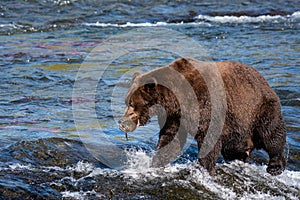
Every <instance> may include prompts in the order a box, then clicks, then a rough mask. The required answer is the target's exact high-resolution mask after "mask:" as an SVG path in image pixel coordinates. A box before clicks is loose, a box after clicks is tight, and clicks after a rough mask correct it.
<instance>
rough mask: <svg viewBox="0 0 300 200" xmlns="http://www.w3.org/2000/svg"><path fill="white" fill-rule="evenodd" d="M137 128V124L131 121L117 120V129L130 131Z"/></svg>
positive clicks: (125, 131)
mask: <svg viewBox="0 0 300 200" xmlns="http://www.w3.org/2000/svg"><path fill="white" fill-rule="evenodd" d="M136 128H137V124H136V123H134V122H133V121H123V120H122V119H121V120H120V121H119V129H120V130H121V131H123V132H124V133H128V132H132V131H134V130H135V129H136Z"/></svg>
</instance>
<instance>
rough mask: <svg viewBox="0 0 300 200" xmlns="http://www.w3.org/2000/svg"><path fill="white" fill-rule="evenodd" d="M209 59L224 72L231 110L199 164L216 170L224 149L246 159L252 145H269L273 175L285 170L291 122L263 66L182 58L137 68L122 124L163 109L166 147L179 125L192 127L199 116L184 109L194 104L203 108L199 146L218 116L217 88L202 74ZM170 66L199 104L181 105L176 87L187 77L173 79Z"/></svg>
mask: <svg viewBox="0 0 300 200" xmlns="http://www.w3.org/2000/svg"><path fill="white" fill-rule="evenodd" d="M204 65H211V66H215V67H216V68H217V70H218V73H219V74H220V76H221V78H222V81H223V88H224V92H225V93H224V94H225V95H226V97H225V98H226V101H225V102H226V107H225V108H224V109H226V110H225V120H224V124H223V126H222V131H221V135H220V137H219V139H217V141H216V142H215V144H214V146H213V147H212V150H211V151H209V152H208V154H206V155H205V157H199V163H200V165H202V166H203V167H204V168H206V169H207V170H208V171H209V173H210V174H214V173H215V162H216V159H217V157H218V156H219V153H220V152H221V154H222V155H223V157H224V159H225V160H226V161H231V160H235V159H239V160H243V161H245V162H246V161H247V159H248V157H249V154H250V153H251V151H252V150H253V149H264V150H265V151H266V152H267V153H268V154H269V158H270V160H269V163H268V167H267V172H268V173H270V174H272V175H278V174H280V173H282V172H283V170H284V169H285V165H286V160H285V158H284V146H285V143H286V127H285V122H284V120H283V118H282V114H281V105H280V100H279V97H278V96H277V95H276V93H275V92H274V91H273V90H272V88H271V87H270V86H269V84H268V83H267V81H266V80H265V79H264V78H263V76H262V75H261V74H260V73H259V72H257V71H256V70H255V69H254V68H252V67H250V66H247V65H245V64H241V63H238V62H231V61H222V62H200V61H197V60H195V59H192V58H179V59H177V60H175V61H174V62H172V63H171V64H169V65H168V66H166V67H161V68H158V69H156V70H153V71H150V72H148V73H145V74H135V75H134V77H133V83H132V85H131V87H130V88H129V90H128V93H127V96H126V105H127V108H126V111H125V114H124V116H123V117H122V118H121V120H120V129H121V130H123V131H125V132H131V131H133V130H134V129H135V128H137V127H138V126H139V125H145V124H146V123H147V121H148V120H149V119H150V118H151V116H152V115H158V119H159V125H160V133H159V141H158V144H157V148H158V149H161V148H163V147H165V146H167V145H168V144H169V143H170V142H171V141H172V140H175V139H176V134H177V132H178V130H179V126H181V125H182V126H184V128H185V130H186V132H190V129H191V127H189V126H191V124H189V121H191V120H193V118H194V116H193V114H191V116H188V117H185V118H186V120H185V121H184V120H182V118H183V116H181V112H182V110H183V109H190V110H191V109H194V110H197V112H199V114H200V117H199V123H198V127H196V133H195V134H194V135H193V136H194V137H195V140H196V141H197V143H198V150H199V151H200V149H201V147H202V144H203V140H204V139H205V136H206V135H207V131H208V128H209V125H210V121H211V120H213V116H211V113H212V100H211V99H210V97H211V92H212V91H209V87H208V85H207V83H206V82H207V80H205V79H204V78H203V77H204V76H205V70H209V69H210V68H205V70H204V71H203V66H204ZM170 69H172V70H173V71H174V70H175V71H176V72H177V73H180V74H181V75H182V77H183V79H185V80H186V81H188V83H189V84H190V85H191V86H192V88H193V91H194V94H193V95H196V97H197V101H198V102H197V103H198V104H197V105H199V108H189V107H188V108H183V107H182V106H185V105H181V104H180V99H179V98H182V96H181V97H178V96H177V95H178V94H175V93H176V89H175V90H174V88H176V87H177V88H178V87H180V84H182V83H183V82H181V81H182V80H179V79H178V81H177V80H176V81H174V80H172V78H173V79H174V77H171V76H172V75H171V74H169V72H168V70H170ZM199 69H202V71H201V70H199ZM157 79H164V80H157ZM167 79H169V80H170V81H169V82H168V83H167V85H168V87H165V86H164V84H162V83H164V81H167ZM212 81H214V80H212ZM170 82H171V83H170ZM173 82H174V83H173ZM172 84H173V85H172ZM170 85H171V86H170ZM174 91H175V93H174ZM190 95H191V94H183V97H184V98H186V99H189V98H190ZM157 104H159V105H161V107H162V108H163V109H161V108H160V109H153V105H157ZM191 113H193V112H191ZM181 122H182V123H183V124H180V123H181ZM126 123H127V124H130V126H129V125H126ZM195 126H197V124H196V125H195ZM177 139H178V138H177ZM185 139H186V135H184V136H183V137H181V138H179V143H180V148H182V146H183V145H184V144H185ZM171 150H172V149H171ZM162 159H163V158H162Z"/></svg>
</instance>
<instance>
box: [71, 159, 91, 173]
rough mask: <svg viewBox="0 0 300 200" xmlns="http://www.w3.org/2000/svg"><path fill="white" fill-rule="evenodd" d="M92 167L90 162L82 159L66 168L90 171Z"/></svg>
mask: <svg viewBox="0 0 300 200" xmlns="http://www.w3.org/2000/svg"><path fill="white" fill-rule="evenodd" d="M94 168H95V167H94V166H93V165H92V164H90V163H86V162H83V161H79V162H77V163H76V165H75V166H69V167H67V169H68V170H71V171H76V172H90V171H92V170H93V169H94Z"/></svg>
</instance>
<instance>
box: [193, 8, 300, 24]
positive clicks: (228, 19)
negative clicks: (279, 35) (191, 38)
mask: <svg viewBox="0 0 300 200" xmlns="http://www.w3.org/2000/svg"><path fill="white" fill-rule="evenodd" d="M296 18H300V11H297V12H294V13H293V14H292V15H286V16H282V15H274V16H273V15H272V16H271V15H261V16H257V17H251V16H208V15H199V16H198V17H197V19H200V20H206V21H209V22H219V23H258V22H273V23H278V22H279V21H282V20H287V19H296Z"/></svg>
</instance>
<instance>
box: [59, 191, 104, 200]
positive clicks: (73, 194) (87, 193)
mask: <svg viewBox="0 0 300 200" xmlns="http://www.w3.org/2000/svg"><path fill="white" fill-rule="evenodd" d="M61 194H62V197H63V198H72V199H78V200H81V199H82V200H84V199H87V198H88V196H90V195H92V196H93V197H97V198H99V199H103V198H105V195H103V194H100V193H97V192H95V191H94V190H92V191H79V192H71V191H65V192H61Z"/></svg>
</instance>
